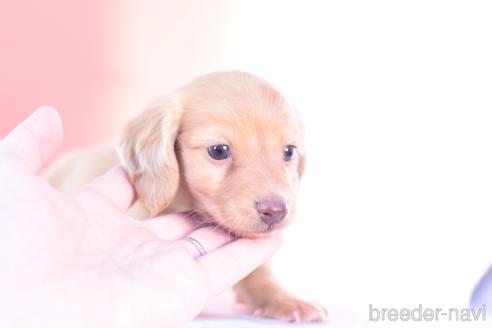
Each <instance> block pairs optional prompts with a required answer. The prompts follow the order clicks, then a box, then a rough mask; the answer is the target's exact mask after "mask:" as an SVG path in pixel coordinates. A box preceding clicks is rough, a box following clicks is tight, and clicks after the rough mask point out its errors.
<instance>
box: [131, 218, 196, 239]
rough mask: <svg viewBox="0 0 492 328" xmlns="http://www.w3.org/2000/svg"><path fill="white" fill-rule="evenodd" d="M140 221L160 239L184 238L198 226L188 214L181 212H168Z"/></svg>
mask: <svg viewBox="0 0 492 328" xmlns="http://www.w3.org/2000/svg"><path fill="white" fill-rule="evenodd" d="M138 222H139V224H140V225H142V226H143V227H144V228H146V229H147V230H149V231H151V232H152V233H154V234H155V235H156V236H158V237H159V238H160V239H165V240H178V239H183V238H184V237H186V236H187V235H188V234H190V233H191V232H192V231H193V230H195V229H196V226H197V224H196V223H194V222H193V220H192V219H191V218H190V217H188V215H187V214H180V213H172V214H166V215H162V216H158V217H155V218H152V219H148V220H143V221H138Z"/></svg>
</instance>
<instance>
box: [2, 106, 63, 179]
mask: <svg viewBox="0 0 492 328" xmlns="http://www.w3.org/2000/svg"><path fill="white" fill-rule="evenodd" d="M62 139H63V127H62V122H61V118H60V115H59V114H58V112H57V111H56V110H55V109H53V108H51V107H48V106H43V107H40V108H38V109H37V110H36V111H35V112H34V113H33V114H31V115H30V116H29V117H28V118H26V119H25V120H24V121H23V122H22V123H20V124H19V125H18V126H17V127H16V128H14V130H12V131H11V132H10V133H9V134H8V135H7V136H6V137H5V138H4V139H3V140H2V141H1V142H0V152H2V153H3V154H4V155H5V156H6V157H11V158H12V159H13V160H15V161H19V162H20V163H21V164H22V165H26V166H27V167H28V168H29V169H30V170H31V171H32V172H35V173H37V172H39V171H40V170H41V169H42V168H44V167H45V166H46V165H47V164H49V163H50V162H51V160H52V159H53V157H54V156H55V154H56V151H57V149H58V147H59V146H60V145H61V143H62Z"/></svg>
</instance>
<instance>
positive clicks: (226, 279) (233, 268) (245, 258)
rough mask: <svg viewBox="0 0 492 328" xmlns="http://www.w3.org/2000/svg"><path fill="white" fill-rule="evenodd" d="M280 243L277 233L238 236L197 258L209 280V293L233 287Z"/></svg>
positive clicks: (263, 260)
mask: <svg viewBox="0 0 492 328" xmlns="http://www.w3.org/2000/svg"><path fill="white" fill-rule="evenodd" d="M281 244H282V237H281V235H280V234H277V235H275V236H270V237H264V238H258V239H246V238H243V239H238V240H236V241H234V242H231V243H229V244H227V245H225V246H224V247H221V248H218V249H217V250H215V251H213V252H211V253H209V254H207V255H205V256H203V257H200V258H199V259H198V261H199V262H200V264H201V265H202V267H203V269H204V270H205V272H206V273H207V276H208V277H209V279H210V296H215V295H217V294H219V293H220V292H222V291H224V290H225V289H227V288H229V287H232V286H233V285H234V284H236V283H237V282H239V281H240V280H241V279H243V278H244V277H246V276H247V275H248V274H249V273H251V272H252V271H253V270H254V269H256V268H257V267H259V266H260V265H261V264H263V263H264V262H265V261H266V260H268V259H269V258H270V257H272V255H273V254H275V253H276V252H277V251H278V249H279V248H280V246H281Z"/></svg>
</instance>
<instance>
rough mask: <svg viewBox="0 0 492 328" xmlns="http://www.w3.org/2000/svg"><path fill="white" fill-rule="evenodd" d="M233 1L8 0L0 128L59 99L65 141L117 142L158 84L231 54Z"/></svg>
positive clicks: (1, 19)
mask: <svg viewBox="0 0 492 328" xmlns="http://www.w3.org/2000/svg"><path fill="white" fill-rule="evenodd" d="M229 6H230V5H229V3H228V1H223V0H220V1H211V2H207V3H205V2H200V1H197V0H185V1H168V0H165V1H155V0H143V1H138V2H137V1H130V0H126V1H96V0H86V1H75V2H73V1H68V2H67V1H62V0H47V1H35V0H19V1H2V2H0V137H3V136H4V135H5V134H6V133H7V132H8V131H9V130H10V129H12V128H13V127H14V126H15V125H16V124H17V123H18V122H20V121H21V120H22V119H23V118H25V117H26V116H27V115H28V114H29V113H31V112H32V111H34V109H35V108H36V107H38V106H40V105H44V104H47V105H51V106H53V107H55V108H57V109H58V110H59V111H60V112H61V114H62V119H63V121H64V128H65V143H64V149H70V148H76V147H84V146H89V145H94V144H100V143H103V142H104V143H105V142H113V141H114V140H115V139H116V138H117V136H118V133H119V131H120V129H121V127H122V125H123V124H124V122H125V121H126V120H127V119H128V118H129V117H131V116H133V115H135V114H136V113H137V112H138V111H140V110H142V107H143V106H144V105H145V103H146V102H148V101H149V100H150V99H151V98H152V97H155V96H156V95H157V94H158V93H162V92H166V91H168V90H169V89H172V88H175V87H178V86H179V85H180V84H182V83H184V82H185V81H187V80H188V79H190V78H192V77H194V76H195V75H198V74H201V73H204V72H207V71H211V70H216V69H222V68H224V67H225V66H226V65H227V60H228V22H229V21H228V20H229Z"/></svg>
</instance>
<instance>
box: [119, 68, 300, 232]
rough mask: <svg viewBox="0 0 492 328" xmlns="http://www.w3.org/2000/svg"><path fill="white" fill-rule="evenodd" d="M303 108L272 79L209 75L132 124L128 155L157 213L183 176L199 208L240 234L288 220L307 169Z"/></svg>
mask: <svg viewBox="0 0 492 328" xmlns="http://www.w3.org/2000/svg"><path fill="white" fill-rule="evenodd" d="M303 134H304V131H303V126H302V123H301V120H300V118H299V116H298V114H297V112H296V111H295V110H294V109H293V108H292V107H291V106H289V104H288V103H287V102H286V100H285V99H284V98H283V96H282V95H281V94H280V93H279V92H278V91H276V90H275V89H274V88H273V87H272V86H270V85H269V84H268V83H266V82H265V81H263V80H261V79H259V78H258V77H255V76H253V75H251V74H247V73H241V72H218V73H212V74H208V75H205V76H202V77H199V78H198V79H196V80H194V81H192V82H190V83H189V84H187V85H185V86H184V87H183V88H181V89H178V90H176V91H175V92H172V93H171V94H169V95H166V96H164V97H161V98H159V99H157V100H156V101H154V102H153V103H152V104H151V105H150V107H149V108H148V109H147V110H146V111H145V112H144V113H143V114H141V115H140V116H139V117H137V118H136V119H134V120H133V121H131V122H130V124H129V125H128V126H127V128H126V130H125V132H124V135H123V141H122V157H123V162H124V164H125V165H126V166H127V169H128V171H129V173H130V176H131V177H132V179H133V181H134V184H135V187H136V189H137V193H138V195H139V198H140V199H141V200H142V202H143V203H144V205H145V207H146V208H147V209H148V210H149V211H150V212H151V214H157V213H158V212H160V211H162V210H163V209H164V208H166V207H167V206H168V205H169V204H170V202H171V201H172V200H173V198H174V196H175V195H176V192H177V189H178V187H179V184H180V179H182V181H181V183H183V184H185V185H186V187H187V188H188V190H189V192H190V193H191V195H192V196H193V202H194V209H195V211H197V212H199V213H200V214H202V215H203V216H205V218H206V219H208V220H213V221H214V222H215V223H217V224H219V225H220V226H221V227H223V228H225V229H226V230H228V231H230V232H233V233H235V234H237V235H240V236H252V235H258V234H261V233H266V232H269V231H271V230H273V229H276V228H281V227H284V226H286V225H287V224H288V223H289V222H290V220H291V218H292V216H293V215H292V214H293V212H294V210H295V201H296V193H297V189H298V184H299V180H300V177H301V176H302V173H303V170H304V142H303V141H304V140H303Z"/></svg>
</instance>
